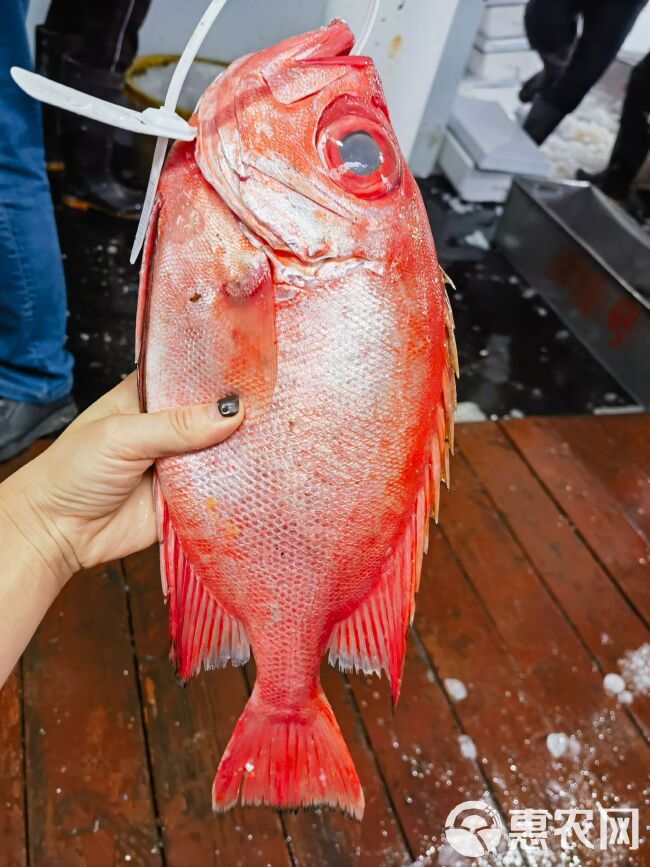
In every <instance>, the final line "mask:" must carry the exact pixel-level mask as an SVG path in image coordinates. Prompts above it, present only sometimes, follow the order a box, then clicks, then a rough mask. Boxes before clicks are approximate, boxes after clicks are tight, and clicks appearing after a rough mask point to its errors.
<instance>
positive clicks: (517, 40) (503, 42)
mask: <svg viewBox="0 0 650 867" xmlns="http://www.w3.org/2000/svg"><path fill="white" fill-rule="evenodd" d="M474 47H475V48H477V49H478V50H479V51H482V52H483V54H507V53H508V52H510V51H530V43H529V42H528V40H527V39H526V37H525V36H502V37H498V38H496V39H495V38H493V37H490V36H485V34H484V33H478V34H477V36H476V40H475V42H474Z"/></svg>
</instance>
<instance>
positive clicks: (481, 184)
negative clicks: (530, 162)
mask: <svg viewBox="0 0 650 867" xmlns="http://www.w3.org/2000/svg"><path fill="white" fill-rule="evenodd" d="M438 165H439V166H440V168H441V169H442V171H443V172H444V173H445V175H446V176H447V178H448V179H449V181H450V182H451V184H452V186H453V187H454V189H455V190H456V192H457V193H458V195H459V196H460V197H461V199H464V200H465V201H466V202H505V200H506V199H507V197H508V192H509V190H510V185H511V184H512V175H511V174H509V173H507V172H484V171H481V170H480V169H477V168H476V165H475V164H474V161H473V160H472V158H471V157H470V155H469V154H468V153H467V151H466V150H465V148H464V147H463V146H462V145H461V144H460V142H459V141H458V139H457V138H456V137H455V136H454V134H453V133H451V132H449V130H447V132H446V134H445V139H444V142H443V144H442V148H441V149H440V156H439V157H438Z"/></svg>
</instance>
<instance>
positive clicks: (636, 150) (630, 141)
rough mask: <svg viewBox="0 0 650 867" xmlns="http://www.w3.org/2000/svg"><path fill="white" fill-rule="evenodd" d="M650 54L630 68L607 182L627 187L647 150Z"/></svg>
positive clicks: (622, 189)
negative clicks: (630, 72)
mask: <svg viewBox="0 0 650 867" xmlns="http://www.w3.org/2000/svg"><path fill="white" fill-rule="evenodd" d="M649 113H650V54H646V56H645V57H644V58H643V60H642V61H641V62H640V63H639V64H637V66H635V67H634V69H633V70H632V74H631V76H630V81H629V84H628V86H627V92H626V94H625V102H624V103H623V112H622V114H621V125H620V127H619V131H618V136H617V137H616V143H615V144H614V149H613V150H612V156H611V158H610V161H609V166H608V167H607V175H608V183H611V184H613V185H615V186H616V187H617V188H620V190H621V191H626V190H629V188H630V187H631V185H632V182H633V181H634V179H635V177H636V176H637V174H638V173H639V171H640V170H641V166H642V165H643V163H644V162H645V159H646V157H647V156H648V151H650V126H649V125H648V123H649V120H648V114H649Z"/></svg>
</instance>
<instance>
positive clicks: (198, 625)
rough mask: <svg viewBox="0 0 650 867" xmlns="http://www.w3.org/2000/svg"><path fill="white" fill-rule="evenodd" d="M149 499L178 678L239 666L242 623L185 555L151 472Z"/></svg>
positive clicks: (243, 656)
mask: <svg viewBox="0 0 650 867" xmlns="http://www.w3.org/2000/svg"><path fill="white" fill-rule="evenodd" d="M154 502H155V504H156V520H157V524H158V538H159V539H160V574H161V580H162V586H163V593H164V594H165V599H166V601H167V603H168V606H169V638H170V648H171V649H170V657H171V661H172V662H173V663H174V665H175V667H176V673H177V675H178V678H179V680H181V681H182V682H183V683H185V682H187V681H188V680H189V679H190V677H192V676H193V675H195V674H198V672H199V671H200V670H201V668H204V669H206V671H207V670H209V669H212V668H223V666H225V665H227V663H228V662H229V661H230V662H231V663H232V665H244V664H245V663H246V662H248V659H249V657H250V644H249V642H248V638H247V636H246V632H245V630H244V627H243V625H242V623H241V622H240V621H239V620H237V619H236V618H234V617H232V616H231V615H230V614H228V612H227V611H226V610H225V609H224V608H223V607H222V606H221V605H219V603H218V602H217V601H216V600H215V599H213V598H212V596H211V595H210V594H209V593H208V592H207V590H206V589H205V587H204V586H203V584H202V583H201V581H200V580H199V579H198V577H197V575H196V573H195V571H194V568H193V567H192V566H191V564H190V563H189V561H188V560H187V557H186V556H185V554H184V552H183V549H182V546H181V544H180V541H179V539H178V536H177V535H176V531H175V530H174V526H173V524H172V521H171V517H170V514H169V509H168V508H167V504H166V503H165V500H164V497H163V496H162V492H161V490H160V484H159V482H158V477H157V474H155V475H154Z"/></svg>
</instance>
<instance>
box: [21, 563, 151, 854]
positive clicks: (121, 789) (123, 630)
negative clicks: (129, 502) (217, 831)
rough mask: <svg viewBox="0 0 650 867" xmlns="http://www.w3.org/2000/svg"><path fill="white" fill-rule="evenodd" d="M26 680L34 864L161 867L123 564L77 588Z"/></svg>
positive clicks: (48, 626)
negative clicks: (134, 864)
mask: <svg viewBox="0 0 650 867" xmlns="http://www.w3.org/2000/svg"><path fill="white" fill-rule="evenodd" d="M23 672H24V714H25V750H26V784H27V792H28V798H27V804H28V814H29V853H30V863H31V864H38V865H39V867H86V865H88V864H93V865H97V867H104V865H106V867H109V865H112V864H116V863H123V862H128V861H132V862H134V863H137V864H141V865H146V867H161V865H162V857H161V853H160V848H159V839H158V830H157V824H156V815H155V810H154V805H153V800H152V793H151V784H150V780H149V771H148V762H147V754H146V748H145V742H144V733H143V727H142V715H141V709H140V701H139V695H138V686H137V677H136V672H135V670H134V664H133V651H132V645H131V632H130V623H129V618H128V611H127V606H126V599H125V595H124V589H123V583H122V576H121V571H120V568H119V565H109V566H107V567H104V568H102V569H95V570H92V571H89V572H82V573H80V574H79V575H77V576H75V578H73V579H72V581H71V582H70V584H69V585H68V586H67V587H66V589H65V590H64V591H63V593H62V594H61V596H60V597H59V599H57V601H56V602H55V604H54V605H53V607H52V609H51V610H50V612H49V614H48V616H47V617H46V618H45V620H44V621H43V623H42V624H41V627H40V629H39V630H38V632H37V634H36V636H35V637H34V639H33V640H32V642H31V644H30V646H29V648H28V649H27V651H26V653H25V655H24V657H23Z"/></svg>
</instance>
